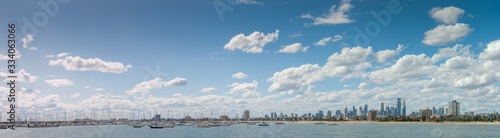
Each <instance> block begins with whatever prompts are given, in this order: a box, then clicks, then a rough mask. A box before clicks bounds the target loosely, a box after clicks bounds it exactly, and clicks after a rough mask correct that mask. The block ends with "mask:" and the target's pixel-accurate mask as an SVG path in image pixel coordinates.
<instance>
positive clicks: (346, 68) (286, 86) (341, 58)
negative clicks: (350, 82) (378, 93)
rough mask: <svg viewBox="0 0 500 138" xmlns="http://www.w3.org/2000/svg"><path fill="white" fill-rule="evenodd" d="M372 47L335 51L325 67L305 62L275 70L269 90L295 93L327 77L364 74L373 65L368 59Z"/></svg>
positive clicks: (348, 76)
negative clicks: (297, 65)
mask: <svg viewBox="0 0 500 138" xmlns="http://www.w3.org/2000/svg"><path fill="white" fill-rule="evenodd" d="M371 54H372V48H371V47H368V48H362V47H353V48H343V49H342V52H341V53H334V54H332V55H331V56H330V57H329V58H328V61H327V62H326V63H325V65H324V66H323V67H321V66H320V65H318V64H304V65H301V66H299V67H291V68H287V69H284V70H282V71H280V72H275V73H274V74H273V76H272V77H270V78H268V80H267V81H270V82H272V84H271V86H270V87H269V89H268V90H269V91H287V92H290V93H293V91H297V90H300V89H302V87H304V86H308V85H311V84H313V83H314V82H317V81H321V80H324V79H325V78H327V77H335V76H342V77H344V78H351V77H356V76H360V75H362V74H363V73H362V71H363V70H364V69H366V68H368V67H370V66H371V64H370V63H369V62H368V61H367V59H368V56H370V55H371Z"/></svg>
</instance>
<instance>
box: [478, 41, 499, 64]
mask: <svg viewBox="0 0 500 138" xmlns="http://www.w3.org/2000/svg"><path fill="white" fill-rule="evenodd" d="M479 58H480V59H483V60H500V39H498V40H495V41H492V42H490V43H488V44H486V49H485V50H484V51H483V52H481V54H479Z"/></svg>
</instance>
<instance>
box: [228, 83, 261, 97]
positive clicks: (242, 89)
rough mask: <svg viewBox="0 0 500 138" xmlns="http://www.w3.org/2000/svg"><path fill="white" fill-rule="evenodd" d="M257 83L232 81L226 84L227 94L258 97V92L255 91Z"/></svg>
mask: <svg viewBox="0 0 500 138" xmlns="http://www.w3.org/2000/svg"><path fill="white" fill-rule="evenodd" d="M258 84H259V83H258V82H257V81H253V82H252V83H236V82H235V83H233V84H231V85H228V86H227V87H230V88H231V89H230V90H229V92H228V93H229V94H240V93H241V96H243V97H259V96H260V92H257V85H258Z"/></svg>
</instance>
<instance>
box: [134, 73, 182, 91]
mask: <svg viewBox="0 0 500 138" xmlns="http://www.w3.org/2000/svg"><path fill="white" fill-rule="evenodd" d="M186 84H187V80H186V79H185V78H179V77H177V78H175V79H172V80H170V81H163V80H162V79H161V78H159V77H157V78H154V79H152V80H148V81H145V82H141V83H138V84H136V85H135V86H134V88H132V89H131V90H127V91H125V93H126V94H145V93H149V92H150V90H153V89H158V88H162V87H166V86H182V85H186Z"/></svg>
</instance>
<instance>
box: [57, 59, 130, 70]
mask: <svg viewBox="0 0 500 138" xmlns="http://www.w3.org/2000/svg"><path fill="white" fill-rule="evenodd" d="M49 65H51V66H57V65H61V66H63V67H64V69H66V70H71V71H89V70H93V71H99V72H103V73H123V72H125V71H127V70H128V69H129V67H131V66H129V67H127V66H125V65H123V63H120V62H106V61H103V60H101V59H99V58H89V59H82V58H80V57H78V56H77V57H73V56H69V57H65V58H63V59H57V60H50V61H49Z"/></svg>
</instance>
